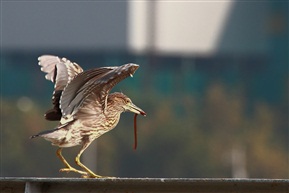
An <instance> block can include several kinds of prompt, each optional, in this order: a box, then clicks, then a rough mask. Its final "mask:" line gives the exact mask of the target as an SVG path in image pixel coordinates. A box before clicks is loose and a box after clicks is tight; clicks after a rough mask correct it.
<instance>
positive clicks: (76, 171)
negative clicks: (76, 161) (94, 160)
mask: <svg viewBox="0 0 289 193" xmlns="http://www.w3.org/2000/svg"><path fill="white" fill-rule="evenodd" d="M59 172H67V173H68V172H75V173H79V174H82V175H88V174H87V173H86V172H84V171H81V170H77V169H75V168H62V169H60V170H59Z"/></svg>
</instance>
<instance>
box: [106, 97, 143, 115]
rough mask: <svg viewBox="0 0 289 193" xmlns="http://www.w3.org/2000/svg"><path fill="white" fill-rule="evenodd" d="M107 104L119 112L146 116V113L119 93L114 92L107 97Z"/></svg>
mask: <svg viewBox="0 0 289 193" xmlns="http://www.w3.org/2000/svg"><path fill="white" fill-rule="evenodd" d="M108 103H111V104H112V105H113V106H114V108H116V109H117V110H119V111H121V112H125V111H129V112H132V113H136V114H141V115H143V116H146V113H145V112H144V111H143V110H142V109H141V108H139V107H137V106H136V105H135V104H133V103H132V101H131V99H130V98H128V97H127V96H126V95H124V94H123V93H120V92H115V93H112V94H110V95H109V97H108Z"/></svg>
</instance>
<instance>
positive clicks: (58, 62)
mask: <svg viewBox="0 0 289 193" xmlns="http://www.w3.org/2000/svg"><path fill="white" fill-rule="evenodd" d="M38 60H39V65H40V66H41V70H42V71H43V72H45V73H47V74H46V76H45V78H46V79H47V80H50V81H52V82H53V83H54V84H55V87H54V88H55V89H54V92H53V98H52V103H53V105H54V107H53V109H51V110H48V111H47V112H46V114H45V118H46V119H47V120H52V121H56V120H57V121H59V120H60V123H59V125H58V126H57V127H56V128H55V129H53V130H49V131H44V132H40V133H39V134H37V135H33V136H32V138H34V137H38V136H40V137H43V138H44V139H46V140H48V141H51V142H52V145H56V146H59V149H58V150H57V155H58V157H59V158H60V159H61V160H62V162H63V163H64V164H65V166H66V168H63V169H61V170H60V171H66V172H70V171H72V172H77V173H80V174H82V175H83V177H92V178H98V177H102V176H99V175H96V174H95V173H93V172H92V171H91V170H89V169H88V168H87V167H86V166H84V165H83V164H82V163H81V162H80V156H81V154H82V153H83V151H84V150H85V149H86V148H87V147H88V146H89V145H90V144H91V142H92V141H93V140H95V139H96V138H98V137H99V136H101V135H102V134H104V133H106V132H108V131H110V130H111V129H113V128H115V126H116V125H117V124H118V122H119V119H120V114H121V113H122V112H125V111H130V112H133V113H136V114H141V115H144V116H145V115H146V113H145V112H144V111H143V110H142V109H140V108H139V107H137V106H136V105H134V104H133V103H132V101H131V100H130V99H129V98H128V97H127V96H126V95H124V94H123V93H120V92H115V93H111V94H109V91H110V90H111V89H112V88H113V87H114V86H115V85H116V84H117V83H119V82H120V81H121V80H123V79H125V78H126V77H128V76H132V75H133V74H134V72H135V71H136V70H137V68H138V67H139V66H138V65H136V64H125V65H122V66H119V67H101V68H95V69H91V70H88V71H83V69H82V68H81V67H80V66H79V65H78V64H76V63H72V62H70V61H69V60H67V59H65V58H59V57H57V56H51V55H44V56H41V57H39V58H38ZM77 145H81V146H82V147H81V150H80V152H79V153H78V155H77V156H76V158H75V162H76V164H77V165H79V166H80V167H81V168H82V169H83V170H84V171H82V170H77V169H75V168H73V167H72V166H70V165H69V164H68V162H67V161H66V160H65V159H64V157H63V156H62V154H61V151H62V148H64V147H73V146H77Z"/></svg>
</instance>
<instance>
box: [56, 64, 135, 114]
mask: <svg viewBox="0 0 289 193" xmlns="http://www.w3.org/2000/svg"><path fill="white" fill-rule="evenodd" d="M138 67H139V66H138V65H136V64H125V65H122V66H119V67H102V68H96V69H92V70H88V71H85V72H83V73H81V74H79V75H78V76H77V77H75V78H74V79H73V80H72V81H71V83H70V84H68V85H67V87H66V88H65V89H64V91H63V93H62V97H61V100H60V108H61V110H62V115H63V116H64V117H66V116H67V117H71V116H74V115H75V114H76V113H77V112H78V111H79V109H80V108H81V107H82V106H83V104H84V103H88V101H89V102H91V101H95V105H99V106H98V107H95V108H99V109H101V110H102V111H104V110H105V107H106V99H107V95H108V93H109V91H110V90H111V89H112V88H113V87H114V86H115V85H116V84H117V83H119V82H120V81H122V80H123V79H125V78H127V77H128V76H132V75H133V74H134V72H135V71H136V70H137V68H138Z"/></svg>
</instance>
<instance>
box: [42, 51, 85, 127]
mask: <svg viewBox="0 0 289 193" xmlns="http://www.w3.org/2000/svg"><path fill="white" fill-rule="evenodd" d="M38 61H39V63H38V64H39V65H40V66H41V71H43V72H45V73H47V74H46V75H45V78H46V79H47V80H50V81H51V82H53V83H54V84H55V85H54V92H53V95H52V103H53V109H50V110H48V111H47V112H46V114H45V118H46V119H47V120H51V121H54V120H60V119H61V116H62V114H61V110H60V107H59V105H60V97H61V94H62V91H63V89H64V88H65V87H66V85H67V84H69V83H70V82H71V80H72V79H73V78H74V77H75V76H76V75H78V74H79V73H81V72H83V69H82V68H81V67H80V66H79V65H78V64H76V63H74V62H71V61H69V60H68V59H66V58H59V57H57V56H52V55H43V56H40V57H39V58H38Z"/></svg>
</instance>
